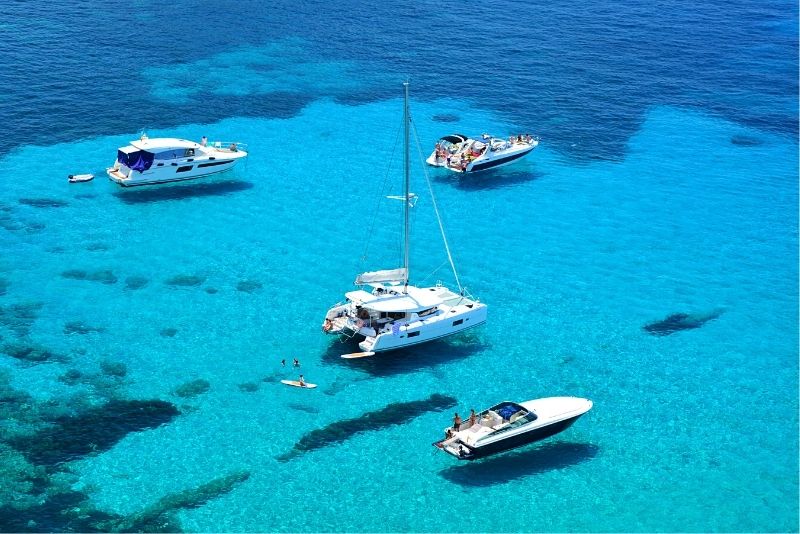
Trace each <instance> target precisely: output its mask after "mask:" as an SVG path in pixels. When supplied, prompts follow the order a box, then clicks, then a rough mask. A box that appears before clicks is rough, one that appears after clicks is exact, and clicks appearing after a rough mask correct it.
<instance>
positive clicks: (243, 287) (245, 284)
mask: <svg viewBox="0 0 800 534" xmlns="http://www.w3.org/2000/svg"><path fill="white" fill-rule="evenodd" d="M262 287H264V284H262V283H261V282H257V281H256V280H242V281H241V282H239V283H238V284H236V291H242V292H244V293H253V292H254V291H258V290H259V289H261V288H262Z"/></svg>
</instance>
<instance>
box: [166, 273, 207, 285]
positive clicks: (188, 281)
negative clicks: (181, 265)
mask: <svg viewBox="0 0 800 534" xmlns="http://www.w3.org/2000/svg"><path fill="white" fill-rule="evenodd" d="M205 281H206V278H205V276H195V275H191V274H179V275H178V276H173V277H172V278H170V279H169V280H166V281H165V282H164V283H165V284H167V285H168V286H175V287H196V286H199V285H201V284H202V283H203V282H205Z"/></svg>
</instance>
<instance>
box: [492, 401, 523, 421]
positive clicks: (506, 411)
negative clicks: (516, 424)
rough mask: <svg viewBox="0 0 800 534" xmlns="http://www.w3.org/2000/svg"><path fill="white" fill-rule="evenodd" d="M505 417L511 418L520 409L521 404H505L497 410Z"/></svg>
mask: <svg viewBox="0 0 800 534" xmlns="http://www.w3.org/2000/svg"><path fill="white" fill-rule="evenodd" d="M495 411H496V412H497V413H498V415H500V417H502V418H503V419H509V418H510V417H511V416H512V415H514V414H515V413H517V412H518V411H519V406H515V405H513V404H503V405H502V406H500V407H499V408H498V409H497V410H495Z"/></svg>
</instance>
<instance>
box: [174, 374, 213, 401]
mask: <svg viewBox="0 0 800 534" xmlns="http://www.w3.org/2000/svg"><path fill="white" fill-rule="evenodd" d="M209 389H211V384H210V383H209V381H208V380H203V379H202V378H198V379H197V380H192V381H191V382H186V383H185V384H182V385H180V386H178V387H177V388H175V395H177V396H178V397H182V398H187V397H196V396H197V395H202V394H203V393H206V392H207V391H208V390H209Z"/></svg>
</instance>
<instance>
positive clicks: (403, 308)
mask: <svg viewBox="0 0 800 534" xmlns="http://www.w3.org/2000/svg"><path fill="white" fill-rule="evenodd" d="M403 86H404V96H405V103H404V108H403V123H404V133H405V158H404V178H405V179H404V194H403V196H401V197H399V199H400V200H402V201H403V204H404V206H405V207H404V209H403V219H404V230H403V234H404V243H403V266H402V267H400V268H397V269H389V270H382V271H374V272H366V273H362V274H360V275H358V276H357V277H356V280H355V284H356V285H357V286H361V288H360V289H357V290H355V291H350V292H348V293H345V299H346V300H345V302H343V303H339V304H336V305H335V306H333V307H332V308H331V309H330V310H328V313H327V314H326V315H325V321H324V322H323V325H322V330H323V331H324V332H325V333H328V334H342V335H346V336H349V337H353V336H356V335H359V336H363V340H362V341H360V343H359V345H358V346H359V348H361V350H362V351H363V352H358V353H353V354H345V355H343V356H342V357H344V358H358V357H364V356H372V355H374V354H375V353H376V352H382V351H387V350H393V349H399V348H403V347H408V346H410V345H417V344H419V343H424V342H426V341H431V340H434V339H439V338H442V337H445V336H449V335H452V334H457V333H459V332H463V331H464V330H466V329H468V328H472V327H474V326H478V325H480V324H482V323H483V322H485V321H486V304H483V303H481V302H480V301H478V300H477V299H474V298H471V297H469V296H467V292H466V289H465V288H463V287H462V286H461V282H460V281H459V279H458V273H457V272H456V270H455V265H454V264H453V259H452V256H451V254H450V249H449V247H448V245H447V238H446V236H445V234H444V227H443V226H442V221H441V218H440V217H439V212H438V209H437V208H436V201H435V199H434V197H433V190H432V189H431V190H430V192H431V199H432V202H433V206H434V210H435V212H436V218H437V220H438V221H439V228H440V230H441V232H442V239H443V241H444V246H445V250H446V252H447V257H448V260H449V261H450V266H451V267H452V269H453V274H454V276H455V280H456V284H458V290H457V291H451V290H450V289H448V288H447V287H445V286H444V285H442V284H440V283H439V284H436V285H435V286H431V287H417V286H413V285H410V284H409V269H408V260H409V241H410V239H409V237H410V236H409V209H410V208H411V207H412V206H413V204H414V202H415V201H416V195H414V194H413V193H411V192H410V191H409V131H410V126H411V116H410V114H409V109H408V82H404V83H403ZM426 177H427V175H426ZM428 187H429V188H430V180H428ZM392 198H398V197H392ZM364 286H367V287H368V288H369V289H364Z"/></svg>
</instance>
